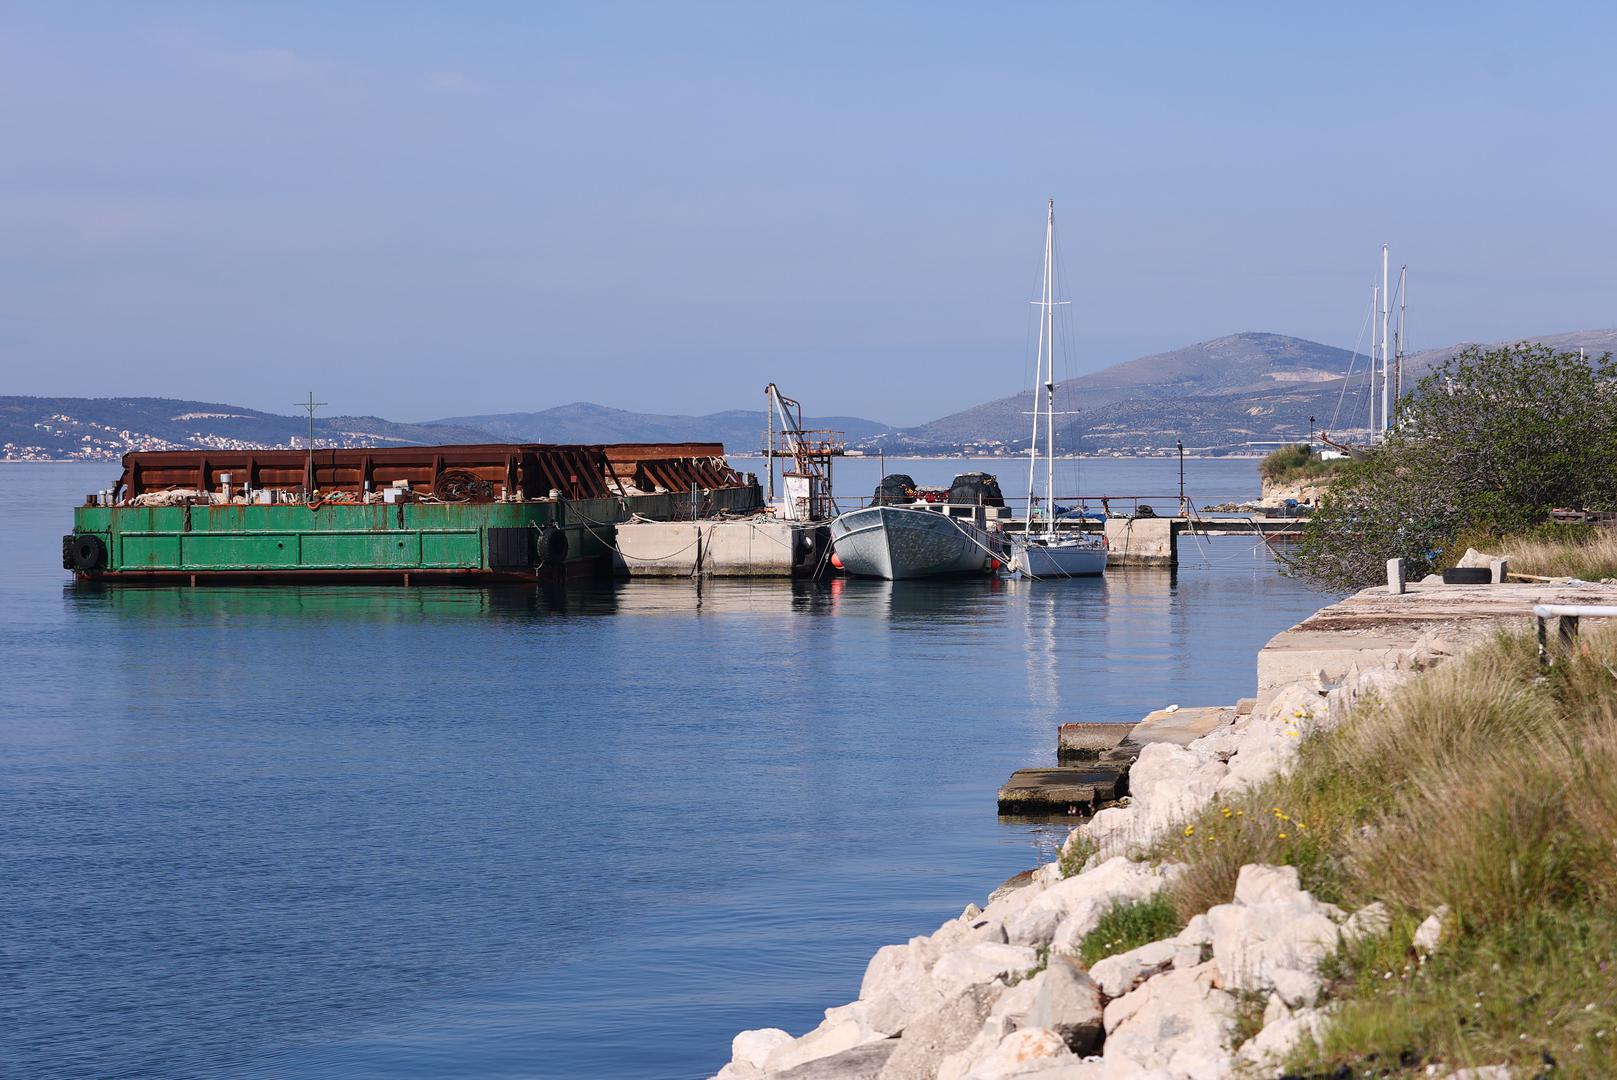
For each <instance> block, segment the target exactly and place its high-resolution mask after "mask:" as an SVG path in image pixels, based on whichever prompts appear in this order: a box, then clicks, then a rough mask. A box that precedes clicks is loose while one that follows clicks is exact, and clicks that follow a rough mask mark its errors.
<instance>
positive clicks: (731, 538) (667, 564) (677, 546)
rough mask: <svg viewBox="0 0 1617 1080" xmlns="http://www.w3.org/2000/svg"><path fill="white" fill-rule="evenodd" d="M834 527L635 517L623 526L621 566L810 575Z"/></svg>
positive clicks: (664, 573) (641, 570) (649, 573)
mask: <svg viewBox="0 0 1617 1080" xmlns="http://www.w3.org/2000/svg"><path fill="white" fill-rule="evenodd" d="M830 542H831V536H830V530H829V529H828V528H826V526H824V525H813V524H807V523H804V522H798V521H783V520H779V519H777V518H773V517H754V518H740V519H735V520H728V519H726V520H714V521H635V522H627V523H625V524H622V525H619V526H618V528H617V555H618V559H617V563H618V566H617V569H618V572H619V573H622V574H628V575H629V576H631V577H696V576H698V575H709V576H712V577H782V578H790V577H808V576H811V575H813V574H814V573H815V572H816V570H817V569H818V568H819V567H820V566H822V565H823V564H824V562H825V554H826V549H827V548H828V547H829V546H830Z"/></svg>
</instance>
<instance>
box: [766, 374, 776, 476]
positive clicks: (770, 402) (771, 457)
mask: <svg viewBox="0 0 1617 1080" xmlns="http://www.w3.org/2000/svg"><path fill="white" fill-rule="evenodd" d="M764 425H765V426H764V461H765V463H767V464H768V465H769V505H770V506H774V505H775V384H774V383H770V384H769V385H768V386H766V387H764Z"/></svg>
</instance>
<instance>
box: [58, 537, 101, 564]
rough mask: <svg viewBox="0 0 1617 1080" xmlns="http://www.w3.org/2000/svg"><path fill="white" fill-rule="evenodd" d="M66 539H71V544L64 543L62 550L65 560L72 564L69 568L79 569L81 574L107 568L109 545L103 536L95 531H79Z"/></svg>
mask: <svg viewBox="0 0 1617 1080" xmlns="http://www.w3.org/2000/svg"><path fill="white" fill-rule="evenodd" d="M65 539H67V540H70V541H71V546H68V545H66V544H64V549H63V552H62V556H63V562H64V563H67V562H70V563H71V564H72V565H71V566H69V567H67V569H71V570H77V571H78V572H79V573H81V574H94V573H97V572H99V571H101V570H105V569H106V567H107V545H106V542H105V541H103V540H102V539H101V537H99V536H96V535H95V534H93V533H79V534H78V535H76V536H73V537H68V538H65Z"/></svg>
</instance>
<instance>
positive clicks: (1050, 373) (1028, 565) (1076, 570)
mask: <svg viewBox="0 0 1617 1080" xmlns="http://www.w3.org/2000/svg"><path fill="white" fill-rule="evenodd" d="M1055 240H1056V203H1055V200H1054V199H1051V200H1050V203H1049V206H1048V208H1047V213H1046V216H1045V221H1044V295H1043V297H1042V299H1040V300H1039V301H1037V303H1038V304H1039V305H1040V312H1039V362H1038V372H1037V376H1036V378H1035V380H1034V381H1035V383H1036V384H1042V386H1040V385H1035V387H1034V390H1033V441H1032V442H1031V443H1029V444H1028V460H1027V527H1026V531H1024V532H1023V533H1022V535H1021V536H1013V537H1012V538H1011V561H1010V569H1011V571H1012V572H1013V573H1017V574H1022V575H1023V576H1025V577H1030V578H1053V577H1054V578H1060V577H1092V576H1094V575H1096V574H1103V573H1105V572H1106V547H1105V545H1104V544H1102V543H1100V542H1099V541H1096V540H1091V539H1090V538H1089V537H1087V536H1085V535H1084V534H1083V533H1082V532H1077V531H1073V532H1069V533H1065V534H1063V533H1061V532H1059V531H1057V529H1056V513H1055V505H1056V500H1055V470H1056V429H1055V421H1056V415H1055V401H1056V364H1055V359H1056V356H1055V350H1056V340H1055V327H1056V323H1055V309H1056V299H1055V278H1054V269H1055V258H1054V255H1055ZM1040 389H1043V391H1044V400H1043V402H1042V404H1043V406H1044V411H1043V415H1044V531H1043V532H1041V533H1037V534H1035V533H1034V531H1033V491H1034V486H1035V482H1036V479H1037V474H1038V469H1039V415H1040V410H1039V406H1040V404H1041V402H1040V400H1039V390H1040Z"/></svg>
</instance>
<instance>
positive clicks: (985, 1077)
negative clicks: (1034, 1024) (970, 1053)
mask: <svg viewBox="0 0 1617 1080" xmlns="http://www.w3.org/2000/svg"><path fill="white" fill-rule="evenodd" d="M1075 1061H1077V1058H1076V1056H1075V1055H1074V1054H1073V1052H1072V1051H1071V1050H1068V1049H1067V1044H1066V1042H1065V1040H1063V1039H1062V1038H1061V1036H1060V1035H1057V1034H1056V1033H1055V1032H1053V1031H1051V1030H1049V1029H1048V1028H1021V1029H1019V1030H1017V1031H1013V1032H1011V1033H1010V1034H1009V1035H1007V1036H1005V1038H1003V1039H1001V1040H1000V1043H999V1045H998V1046H996V1047H994V1049H993V1050H991V1051H989V1053H988V1054H987V1055H986V1056H984V1057H982V1058H981V1059H979V1060H977V1061H975V1062H973V1063H972V1065H971V1068H970V1070H969V1071H968V1072H967V1073H966V1078H967V1080H1004V1078H1006V1077H1012V1076H1023V1075H1025V1074H1027V1073H1034V1072H1042V1071H1043V1070H1045V1069H1048V1068H1049V1067H1050V1066H1052V1065H1060V1064H1066V1063H1068V1062H1075Z"/></svg>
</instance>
